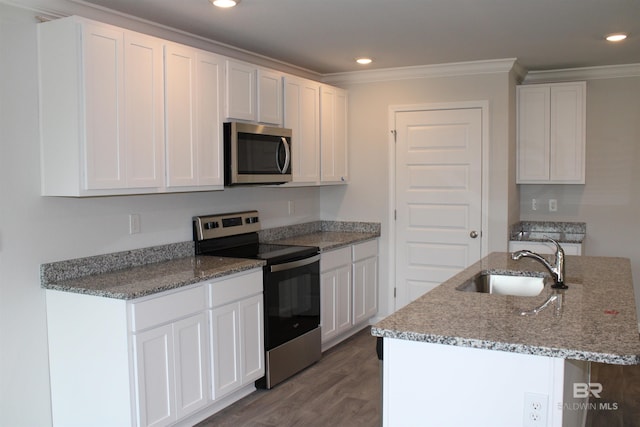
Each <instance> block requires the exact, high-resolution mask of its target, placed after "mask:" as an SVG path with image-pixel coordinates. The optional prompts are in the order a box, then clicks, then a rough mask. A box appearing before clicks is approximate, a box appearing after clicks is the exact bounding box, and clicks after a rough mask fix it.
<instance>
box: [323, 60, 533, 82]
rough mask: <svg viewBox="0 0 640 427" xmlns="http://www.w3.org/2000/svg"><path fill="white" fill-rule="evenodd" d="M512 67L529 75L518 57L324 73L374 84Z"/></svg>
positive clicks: (334, 79)
mask: <svg viewBox="0 0 640 427" xmlns="http://www.w3.org/2000/svg"><path fill="white" fill-rule="evenodd" d="M513 69H515V70H516V72H517V73H518V74H521V76H522V77H524V75H526V71H525V70H524V69H522V67H520V66H519V65H518V63H517V62H516V58H508V59H494V60H489V61H470V62H456V63H449V64H437V65H420V66H412V67H399V68H386V69H381V70H366V71H350V72H346V73H333V74H325V75H324V77H323V79H322V81H323V82H326V83H331V84H338V85H339V84H347V83H355V84H357V83H373V82H381V81H390V80H407V79H418V78H436V77H453V76H467V75H476V74H494V73H508V72H510V71H511V70H513Z"/></svg>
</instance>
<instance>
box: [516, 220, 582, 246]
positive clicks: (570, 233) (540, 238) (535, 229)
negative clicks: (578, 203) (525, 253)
mask: <svg viewBox="0 0 640 427" xmlns="http://www.w3.org/2000/svg"><path fill="white" fill-rule="evenodd" d="M586 234H587V224H586V223H584V222H554V221H520V222H518V223H516V224H513V225H512V226H511V232H510V233H509V235H510V237H509V239H510V240H516V241H526V242H548V240H547V237H550V238H552V239H554V240H557V241H558V242H560V243H582V242H583V241H584V239H585V237H586Z"/></svg>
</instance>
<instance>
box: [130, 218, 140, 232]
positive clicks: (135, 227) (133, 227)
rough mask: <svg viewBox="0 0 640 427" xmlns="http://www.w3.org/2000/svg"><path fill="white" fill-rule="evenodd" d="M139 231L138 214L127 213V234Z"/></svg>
mask: <svg viewBox="0 0 640 427" xmlns="http://www.w3.org/2000/svg"><path fill="white" fill-rule="evenodd" d="M139 232H140V214H130V215H129V234H137V233H139Z"/></svg>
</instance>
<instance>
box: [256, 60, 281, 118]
mask: <svg viewBox="0 0 640 427" xmlns="http://www.w3.org/2000/svg"><path fill="white" fill-rule="evenodd" d="M257 101H258V121H259V122H260V123H269V124H274V125H278V126H282V113H283V110H282V74H280V73H278V72H276V71H269V70H265V69H261V68H259V69H258V100H257Z"/></svg>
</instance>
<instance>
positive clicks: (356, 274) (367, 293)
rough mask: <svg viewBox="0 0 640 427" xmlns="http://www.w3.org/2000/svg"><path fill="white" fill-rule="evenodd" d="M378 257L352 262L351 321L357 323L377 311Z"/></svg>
mask: <svg viewBox="0 0 640 427" xmlns="http://www.w3.org/2000/svg"><path fill="white" fill-rule="evenodd" d="M377 293H378V258H377V257H372V258H367V259H363V260H360V261H356V262H355V263H354V264H353V323H354V325H355V324H358V323H360V322H363V321H365V320H367V319H369V318H370V317H371V316H373V315H375V314H376V313H377V312H378V296H377Z"/></svg>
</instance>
